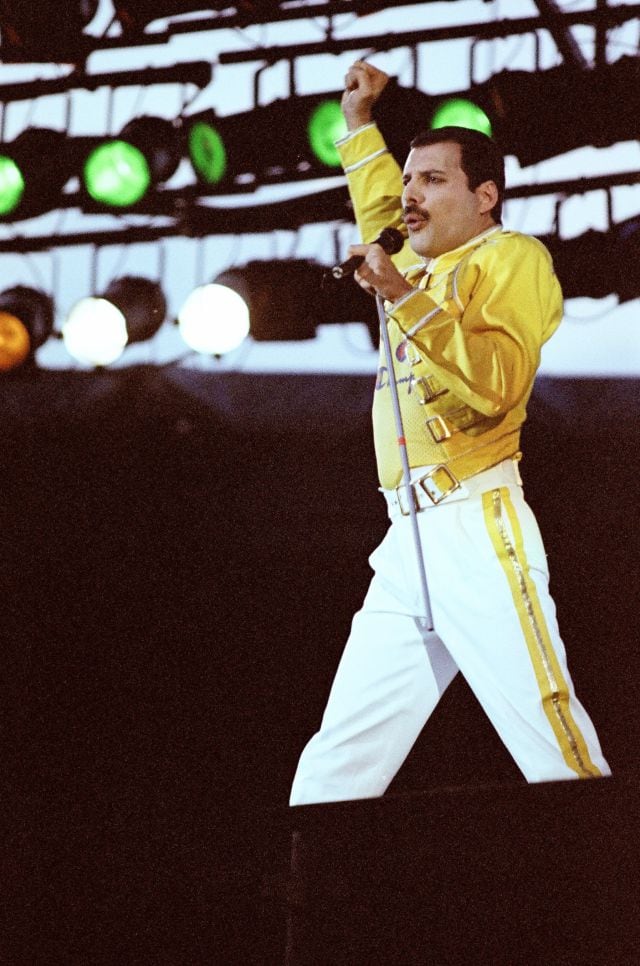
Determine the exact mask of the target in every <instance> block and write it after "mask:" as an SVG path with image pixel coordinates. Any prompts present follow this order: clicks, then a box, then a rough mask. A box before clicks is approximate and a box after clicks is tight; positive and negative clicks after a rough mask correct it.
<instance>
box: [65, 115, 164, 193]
mask: <svg viewBox="0 0 640 966" xmlns="http://www.w3.org/2000/svg"><path fill="white" fill-rule="evenodd" d="M181 157H182V134H181V130H180V126H179V125H176V124H175V123H174V122H172V121H168V120H165V119H164V118H161V117H150V116H145V117H137V118H134V119H133V120H132V121H130V122H129V123H128V124H127V125H126V126H125V127H124V128H123V129H122V131H121V132H120V134H119V135H118V136H117V137H113V138H106V139H105V138H102V139H101V140H99V141H97V140H96V141H95V142H94V144H93V146H92V148H91V150H90V151H89V152H88V154H87V156H86V157H85V159H84V164H83V166H82V184H83V188H84V191H85V192H86V194H87V196H88V197H89V198H91V199H92V200H93V201H94V202H96V203H97V204H98V205H99V206H102V207H105V208H111V209H116V210H118V209H119V210H122V209H125V208H133V207H135V205H136V204H138V202H140V201H142V199H143V198H144V197H145V196H146V195H147V193H148V192H149V190H150V189H151V188H153V187H156V186H157V185H159V184H162V183H163V182H165V181H167V180H168V179H169V178H170V177H171V176H172V175H173V174H174V172H175V171H176V169H177V167H178V164H179V163H180V159H181Z"/></svg>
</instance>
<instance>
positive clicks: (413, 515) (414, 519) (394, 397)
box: [376, 294, 433, 631]
mask: <svg viewBox="0 0 640 966" xmlns="http://www.w3.org/2000/svg"><path fill="white" fill-rule="evenodd" d="M376 308H377V309H378V319H379V322H380V338H381V339H382V344H383V346H384V354H385V357H386V361H387V368H388V371H389V389H390V391H391V402H392V405H393V416H394V420H395V425H396V436H397V439H398V449H399V452H400V462H401V463H402V485H403V486H404V489H405V492H406V494H407V503H408V506H409V517H410V519H411V529H412V532H413V543H414V546H415V551H416V557H417V563H418V574H419V577H420V586H421V589H422V598H423V603H424V612H425V617H426V624H427V626H426V630H428V631H432V630H433V617H432V616H431V602H430V600H429V588H428V586H427V574H426V571H425V567H424V557H423V555H422V541H421V539H420V529H419V527H418V514H417V511H416V506H415V503H414V500H413V491H412V489H411V470H410V469H409V457H408V456H407V441H406V439H405V437H404V427H403V425H402V413H401V412H400V399H399V397H398V386H397V384H396V375H395V367H394V364H393V353H392V351H391V342H390V340H389V330H388V329H387V317H386V313H385V311H384V301H383V299H382V296H381V295H378V294H376Z"/></svg>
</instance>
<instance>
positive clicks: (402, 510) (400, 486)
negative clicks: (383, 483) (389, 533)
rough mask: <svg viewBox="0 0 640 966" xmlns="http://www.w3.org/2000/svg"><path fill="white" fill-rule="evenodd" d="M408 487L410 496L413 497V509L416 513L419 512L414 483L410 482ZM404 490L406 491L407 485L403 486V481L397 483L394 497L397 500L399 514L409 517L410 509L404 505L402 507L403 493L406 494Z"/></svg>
mask: <svg viewBox="0 0 640 966" xmlns="http://www.w3.org/2000/svg"><path fill="white" fill-rule="evenodd" d="M410 489H411V496H412V497H413V505H414V507H415V511H416V513H419V512H420V503H419V501H418V497H417V494H416V491H415V484H413V483H411V484H410ZM406 492H407V487H406V486H405V484H404V483H399V484H398V486H396V499H397V500H398V506H399V507H400V514H401V515H402V516H403V517H410V516H411V510H409V509H405V507H404V505H403V503H402V497H403V496H404V495H406Z"/></svg>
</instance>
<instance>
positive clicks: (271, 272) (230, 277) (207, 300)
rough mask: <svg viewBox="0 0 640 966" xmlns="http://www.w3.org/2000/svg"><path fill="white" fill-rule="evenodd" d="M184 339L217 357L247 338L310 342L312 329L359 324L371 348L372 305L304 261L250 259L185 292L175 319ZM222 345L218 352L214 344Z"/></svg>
mask: <svg viewBox="0 0 640 966" xmlns="http://www.w3.org/2000/svg"><path fill="white" fill-rule="evenodd" d="M178 322H179V325H180V330H181V333H182V335H183V338H184V339H185V341H186V342H187V343H188V344H189V345H191V346H192V348H195V349H196V350H197V351H199V352H208V353H209V354H211V355H221V354H222V353H223V351H229V349H231V348H233V347H235V346H236V345H238V344H239V343H240V342H241V341H242V339H243V338H245V337H246V335H247V334H250V335H251V338H252V339H253V340H254V341H256V342H282V341H293V342H297V341H302V340H306V339H313V338H315V335H316V329H317V327H318V325H327V324H331V323H341V322H363V323H364V324H365V325H366V326H367V328H368V329H369V332H370V334H371V340H372V343H373V344H374V345H376V344H377V338H378V332H377V325H378V323H377V315H376V309H375V303H374V301H373V299H371V298H370V297H369V296H368V295H367V294H366V293H365V292H364V291H363V289H361V288H360V286H359V285H357V284H356V283H355V282H354V281H353V280H351V279H349V280H345V281H340V282H337V281H336V280H335V279H334V278H333V277H332V276H331V273H330V271H329V270H328V269H327V268H326V267H325V266H324V265H320V264H318V263H317V262H314V261H311V260H309V259H275V260H270V261H252V262H248V263H247V264H246V265H243V266H233V267H231V268H228V269H226V270H225V271H223V272H221V273H220V274H219V275H218V276H217V277H216V278H215V279H214V281H213V283H212V284H211V285H205V286H201V287H200V288H198V289H195V291H194V292H192V293H191V295H190V296H189V298H188V299H187V301H186V302H185V305H184V306H183V308H182V309H181V311H180V313H179V315H178ZM220 345H224V346H225V348H224V349H222V350H221V349H214V348H213V347H214V346H220ZM204 347H207V348H204Z"/></svg>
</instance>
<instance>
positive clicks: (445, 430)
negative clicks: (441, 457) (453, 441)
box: [427, 416, 451, 443]
mask: <svg viewBox="0 0 640 966" xmlns="http://www.w3.org/2000/svg"><path fill="white" fill-rule="evenodd" d="M427 426H428V427H429V432H430V433H431V435H432V436H433V438H434V440H435V442H436V443H442V442H444V440H445V439H450V438H451V430H450V429H449V427H448V426H447V424H446V423H445V421H444V419H443V418H442V416H431V418H430V419H428V420H427Z"/></svg>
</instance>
